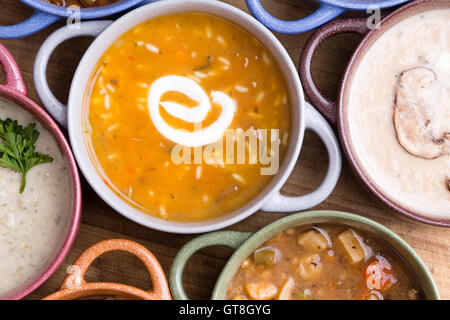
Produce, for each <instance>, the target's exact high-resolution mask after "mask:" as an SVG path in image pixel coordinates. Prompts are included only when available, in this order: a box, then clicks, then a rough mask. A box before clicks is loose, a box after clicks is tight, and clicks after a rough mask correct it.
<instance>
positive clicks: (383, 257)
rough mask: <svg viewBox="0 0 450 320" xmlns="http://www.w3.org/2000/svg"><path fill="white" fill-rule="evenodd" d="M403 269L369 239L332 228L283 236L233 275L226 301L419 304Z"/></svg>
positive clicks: (390, 252)
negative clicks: (411, 301) (394, 301)
mask: <svg viewBox="0 0 450 320" xmlns="http://www.w3.org/2000/svg"><path fill="white" fill-rule="evenodd" d="M422 298H423V293H422V291H421V287H420V285H419V283H418V281H417V279H416V277H415V275H414V274H413V273H412V272H411V270H410V268H409V266H408V265H407V264H406V263H405V262H404V261H403V260H402V258H401V257H400V256H399V255H398V254H397V253H396V252H394V251H393V250H392V249H391V248H390V247H388V246H387V245H386V244H384V243H382V242H381V241H379V240H377V239H375V238H374V237H372V236H370V235H368V234H366V233H364V232H361V231H358V230H353V229H349V228H348V227H345V226H341V225H332V224H320V225H315V226H302V227H297V228H293V229H289V230H287V231H284V232H282V233H280V234H278V235H276V236H275V237H273V238H272V239H270V240H269V241H267V242H266V243H264V244H263V245H262V246H261V247H260V248H258V249H257V250H256V251H255V252H254V253H253V254H252V255H251V256H250V257H248V258H247V259H246V260H245V261H244V263H243V264H242V266H241V267H240V269H239V270H238V272H237V274H236V275H235V277H234V279H233V281H232V283H231V285H230V287H229V288H228V292H227V299H256V300H267V299H279V300H313V299H314V300H315V299H317V300H331V299H333V300H334V299H343V300H361V299H363V300H383V299H414V300H415V299H422Z"/></svg>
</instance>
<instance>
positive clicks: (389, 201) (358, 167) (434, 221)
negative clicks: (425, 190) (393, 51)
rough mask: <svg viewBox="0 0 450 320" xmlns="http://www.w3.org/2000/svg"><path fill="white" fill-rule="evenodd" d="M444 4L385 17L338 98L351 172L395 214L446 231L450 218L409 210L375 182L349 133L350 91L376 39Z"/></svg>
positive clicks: (422, 1) (419, 2)
mask: <svg viewBox="0 0 450 320" xmlns="http://www.w3.org/2000/svg"><path fill="white" fill-rule="evenodd" d="M433 1H434V2H433ZM443 3H444V1H442V0H438V1H436V0H416V1H413V2H411V3H409V4H407V5H405V6H403V7H401V8H399V9H397V10H396V11H394V12H392V13H391V14H390V15H388V16H386V17H385V18H384V19H383V20H382V22H381V25H382V26H383V25H388V26H389V27H388V28H381V29H374V30H371V31H370V32H369V33H368V34H367V35H366V36H365V37H364V38H363V40H362V41H361V42H360V44H359V45H358V47H357V49H356V50H355V51H354V53H353V55H352V57H351V58H350V60H349V63H348V65H347V68H346V71H345V73H344V76H343V79H342V82H341V88H340V91H339V98H338V127H339V135H340V139H341V142H342V145H343V149H344V152H345V154H346V156H347V159H348V160H349V162H350V164H351V166H352V169H353V171H354V172H356V173H357V175H358V176H359V178H360V179H361V180H362V182H363V183H364V184H365V186H366V187H367V188H368V189H369V190H370V191H371V192H372V193H373V194H374V195H375V196H376V197H377V198H378V199H379V200H381V201H382V202H383V203H384V204H385V205H387V206H388V207H390V208H391V209H393V210H395V211H396V212H398V213H400V214H402V215H404V216H406V217H408V218H411V219H413V220H416V221H419V222H423V223H427V224H431V225H436V226H443V227H450V217H435V216H427V215H425V214H422V213H420V212H416V211H415V210H414V209H412V208H411V207H410V206H409V207H406V206H405V205H402V204H400V203H399V201H397V200H396V199H395V198H394V197H392V195H391V194H389V192H388V191H386V188H383V189H382V188H380V187H379V186H378V185H377V183H376V182H375V179H374V178H373V177H372V176H371V175H370V174H369V173H368V171H367V170H366V169H365V167H364V165H363V161H362V160H361V159H360V157H359V156H358V153H357V151H356V149H355V144H354V141H353V140H352V136H351V133H350V124H349V117H348V110H349V105H348V99H349V95H350V90H351V87H352V84H353V83H352V82H353V81H352V80H353V79H354V76H355V74H356V73H357V70H358V68H359V66H360V64H361V61H362V59H363V57H364V56H365V54H367V52H368V51H369V50H370V48H371V47H372V46H373V45H374V43H375V42H376V40H377V39H379V38H380V37H381V36H382V35H383V34H385V33H386V32H387V31H388V30H390V29H391V28H392V27H394V26H395V25H397V24H398V23H400V22H401V21H404V20H405V19H407V18H409V17H412V16H414V15H417V14H419V13H420V12H425V11H430V10H435V9H436V8H439V7H442V4H443ZM447 8H450V4H449V3H448V2H447Z"/></svg>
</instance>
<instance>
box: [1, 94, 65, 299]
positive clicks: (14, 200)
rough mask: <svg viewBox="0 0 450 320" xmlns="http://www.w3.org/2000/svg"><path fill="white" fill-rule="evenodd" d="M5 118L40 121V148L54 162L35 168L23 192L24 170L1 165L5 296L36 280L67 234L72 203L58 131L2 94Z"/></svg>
mask: <svg viewBox="0 0 450 320" xmlns="http://www.w3.org/2000/svg"><path fill="white" fill-rule="evenodd" d="M0 118H1V119H6V118H11V119H15V120H18V121H19V123H20V124H21V125H22V126H26V125H28V124H29V123H36V129H37V130H38V131H39V132H40V135H39V138H38V140H37V141H36V150H37V151H38V152H41V153H45V154H48V155H50V156H51V157H52V158H53V162H51V163H45V164H40V165H37V166H35V167H33V168H32V169H31V170H30V171H29V172H28V174H27V176H26V177H27V183H26V187H25V190H24V192H23V193H22V194H20V193H19V188H20V182H21V175H20V174H19V173H17V172H15V171H13V170H10V169H6V168H4V167H0V296H4V295H8V291H10V290H12V289H14V288H15V287H18V286H22V285H24V284H26V283H27V282H29V281H32V280H35V278H36V277H37V276H39V273H40V272H42V271H44V270H43V269H44V268H45V267H46V266H47V265H48V263H50V262H51V260H52V258H54V255H55V251H57V249H58V248H60V247H61V245H62V242H63V240H64V239H63V237H64V236H65V235H66V231H67V230H66V226H67V221H68V216H69V215H68V213H69V210H70V206H71V199H70V194H71V191H70V188H69V186H70V184H69V175H68V168H67V167H66V162H65V161H64V160H63V157H62V154H61V152H60V151H59V148H58V146H57V143H56V141H55V139H54V138H53V136H52V135H51V134H50V133H49V132H48V131H47V130H46V129H44V128H43V127H42V126H41V125H40V124H39V123H38V121H37V120H36V119H34V118H33V117H32V116H31V115H30V114H28V113H27V112H26V111H25V110H23V109H22V108H20V107H18V106H15V105H12V104H11V103H10V102H7V101H6V100H4V99H2V98H0Z"/></svg>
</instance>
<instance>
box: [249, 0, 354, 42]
mask: <svg viewBox="0 0 450 320" xmlns="http://www.w3.org/2000/svg"><path fill="white" fill-rule="evenodd" d="M246 2H247V7H248V9H249V10H250V12H251V13H252V14H253V16H254V17H255V18H256V19H258V20H259V22H261V23H262V24H263V25H265V26H266V27H267V28H269V29H270V30H272V31H275V32H279V33H285V34H297V33H303V32H307V31H310V30H313V29H315V28H317V27H318V26H321V25H322V24H324V23H327V22H328V21H331V20H333V19H334V18H336V17H337V16H339V15H340V14H341V13H343V12H344V11H345V10H344V9H342V8H339V7H335V6H330V5H327V4H323V3H321V4H320V6H319V8H317V10H316V11H315V12H314V13H312V14H311V15H309V16H308V17H306V18H303V19H300V20H296V21H286V20H280V19H277V18H275V17H274V16H272V15H271V14H270V13H269V12H267V11H266V10H265V9H264V7H263V6H262V4H261V2H260V0H246Z"/></svg>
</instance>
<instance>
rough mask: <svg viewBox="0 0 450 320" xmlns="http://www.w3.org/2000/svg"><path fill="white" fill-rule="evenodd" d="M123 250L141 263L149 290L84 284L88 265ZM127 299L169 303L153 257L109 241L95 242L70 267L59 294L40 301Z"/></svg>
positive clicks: (121, 242) (133, 244)
mask: <svg viewBox="0 0 450 320" xmlns="http://www.w3.org/2000/svg"><path fill="white" fill-rule="evenodd" d="M111 251H123V252H128V253H131V254H132V255H134V256H136V257H137V258H138V259H139V260H141V261H142V263H143V264H144V266H145V268H146V269H147V271H148V275H149V276H150V279H151V283H152V286H151V290H149V291H144V290H142V289H139V288H136V287H132V286H129V285H125V284H120V283H110V282H91V283H89V282H86V280H85V279H84V274H85V273H86V271H87V269H89V266H90V265H91V264H92V262H94V260H95V259H97V258H98V257H99V256H101V255H102V254H104V253H107V252H111ZM109 298H113V299H114V298H118V299H127V300H171V296H170V291H169V286H168V285H167V280H166V276H165V275H164V271H163V270H162V268H161V265H160V264H159V262H158V260H157V259H156V258H155V256H154V255H153V254H152V253H151V252H150V251H148V250H147V248H145V247H144V246H142V245H140V244H138V243H136V242H133V241H130V240H124V239H110V240H103V241H100V242H97V243H96V244H94V245H92V246H90V247H89V248H88V249H86V250H85V251H84V252H83V253H82V254H81V255H80V256H79V257H78V259H77V260H76V261H75V262H74V263H73V265H72V266H71V268H70V272H69V274H68V275H67V276H66V278H65V279H64V281H63V283H62V284H61V287H60V289H59V291H57V292H55V293H53V294H51V295H49V296H47V297H46V298H44V300H87V299H109Z"/></svg>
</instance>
